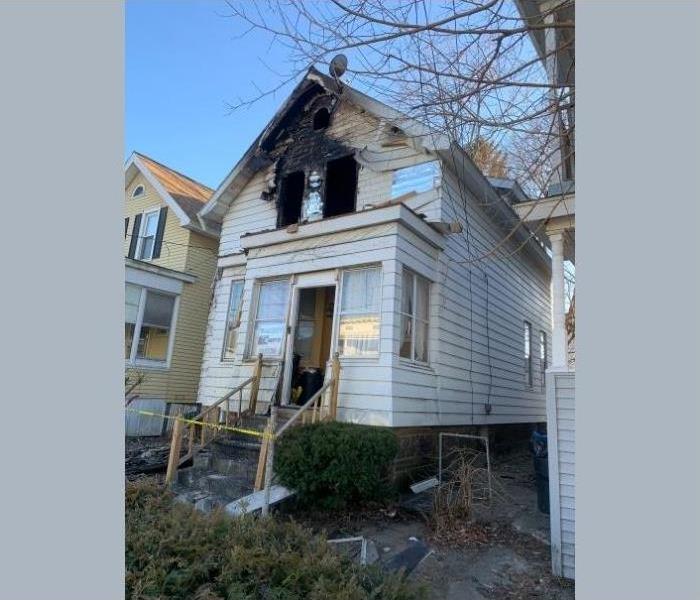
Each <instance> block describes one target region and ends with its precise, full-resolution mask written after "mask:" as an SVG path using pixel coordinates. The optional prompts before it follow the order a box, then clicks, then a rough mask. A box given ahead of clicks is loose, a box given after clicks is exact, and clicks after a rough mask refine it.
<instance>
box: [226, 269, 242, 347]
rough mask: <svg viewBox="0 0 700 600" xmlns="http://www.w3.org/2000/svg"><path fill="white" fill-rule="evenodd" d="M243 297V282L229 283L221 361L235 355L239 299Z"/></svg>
mask: <svg viewBox="0 0 700 600" xmlns="http://www.w3.org/2000/svg"><path fill="white" fill-rule="evenodd" d="M242 297H243V280H242V279H236V280H234V281H232V282H231V292H230V293H229V300H228V312H227V313H226V330H225V331H224V348H223V353H222V358H223V359H231V358H233V357H234V355H235V353H236V339H237V333H238V326H239V325H240V324H241V299H242Z"/></svg>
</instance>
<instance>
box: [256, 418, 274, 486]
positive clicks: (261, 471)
mask: <svg viewBox="0 0 700 600" xmlns="http://www.w3.org/2000/svg"><path fill="white" fill-rule="evenodd" d="M270 418H272V415H270ZM265 434H266V435H265V437H263V441H262V444H260V455H259V456H258V470H257V471H256V473H255V485H254V488H253V489H254V490H255V491H256V492H259V491H260V490H261V489H262V488H263V477H264V476H265V465H266V464H267V449H268V447H269V440H270V420H269V419H268V421H267V426H266V427H265Z"/></svg>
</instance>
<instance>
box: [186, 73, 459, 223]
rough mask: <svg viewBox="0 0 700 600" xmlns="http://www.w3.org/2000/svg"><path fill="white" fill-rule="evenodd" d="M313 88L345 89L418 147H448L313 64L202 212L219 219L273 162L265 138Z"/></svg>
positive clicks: (442, 139) (272, 135) (271, 137)
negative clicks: (254, 177)
mask: <svg viewBox="0 0 700 600" xmlns="http://www.w3.org/2000/svg"><path fill="white" fill-rule="evenodd" d="M314 89H317V90H318V89H323V90H325V91H327V92H331V93H334V94H340V93H342V98H343V99H344V100H347V101H349V102H350V103H352V104H354V105H356V106H358V107H360V108H363V109H364V110H366V111H367V112H368V113H370V114H372V115H374V116H375V117H377V118H379V119H382V120H385V121H386V122H388V123H390V124H392V125H396V126H397V127H399V128H400V129H401V130H403V131H404V132H405V133H406V135H407V136H408V137H409V138H410V139H411V140H412V143H413V144H414V145H416V147H422V148H425V149H426V150H431V151H436V150H445V149H448V148H449V142H448V140H447V138H446V137H445V136H442V135H439V134H436V133H435V132H433V131H430V130H429V129H428V128H427V127H425V126H424V125H422V124H421V123H420V122H418V121H417V120H416V119H413V118H411V117H409V116H407V115H405V114H403V113H402V112H400V111H398V110H396V109H394V108H392V107H390V106H388V105H386V104H384V103H383V102H380V101H379V100H376V99H375V98H371V97H370V96H367V95H366V94H363V93H362V92H360V91H359V90H356V89H355V88H352V87H350V86H348V85H347V84H343V85H342V89H341V88H339V87H338V84H337V83H336V81H335V79H333V78H332V77H328V76H327V75H324V74H323V73H321V72H320V71H318V70H317V69H315V68H314V67H311V68H310V69H309V70H308V71H307V73H306V75H305V76H304V77H303V78H302V80H301V81H300V82H299V83H298V84H297V86H296V87H295V88H294V90H293V91H292V92H291V94H290V95H289V96H288V97H287V100H285V102H284V103H283V104H282V106H281V107H280V108H279V110H278V111H277V112H276V113H275V114H274V116H273V117H272V119H270V121H269V122H268V124H267V125H266V126H265V128H264V129H263V130H262V132H260V134H259V135H258V137H257V138H255V140H254V141H253V143H252V144H251V146H250V147H249V148H248V150H246V152H245V154H244V155H243V157H242V158H241V159H240V160H239V161H238V163H237V164H236V166H235V167H234V168H233V169H232V170H231V171H230V172H229V174H228V175H227V176H226V178H225V179H224V180H223V182H222V183H221V185H219V187H218V188H217V189H216V191H215V192H214V193H213V194H212V196H211V198H210V199H209V201H208V202H207V204H206V205H205V206H204V207H203V208H202V210H201V211H200V212H199V215H200V216H202V217H208V218H211V219H214V220H217V221H219V220H220V219H221V218H222V217H223V214H224V213H225V212H226V209H227V208H228V206H229V205H230V202H231V201H232V200H233V197H235V196H236V194H238V192H240V191H241V189H243V187H244V186H245V185H246V183H248V181H249V180H250V179H251V177H252V176H253V175H254V174H255V173H256V172H257V171H258V170H260V169H261V168H264V167H266V166H268V165H269V164H270V160H269V158H268V157H267V156H266V151H265V150H266V149H265V145H266V142H268V141H269V140H274V139H275V136H276V134H277V133H278V132H279V129H280V128H282V127H284V125H285V123H286V121H287V119H288V113H289V112H290V111H291V110H292V109H293V108H294V106H295V105H297V103H299V102H304V101H305V99H306V98H307V97H308V96H309V94H312V93H313V91H314Z"/></svg>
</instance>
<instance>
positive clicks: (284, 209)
mask: <svg viewBox="0 0 700 600" xmlns="http://www.w3.org/2000/svg"><path fill="white" fill-rule="evenodd" d="M303 198H304V173H303V172H302V171H295V172H294V173H290V174H289V175H285V177H284V179H283V180H282V185H281V188H280V196H279V226H280V227H286V226H287V225H291V224H292V223H298V222H299V218H300V217H301V202H302V200H303Z"/></svg>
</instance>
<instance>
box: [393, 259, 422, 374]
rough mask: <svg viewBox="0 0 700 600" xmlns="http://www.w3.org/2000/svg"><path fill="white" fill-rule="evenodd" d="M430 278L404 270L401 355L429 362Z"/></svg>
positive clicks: (402, 281) (402, 280)
mask: <svg viewBox="0 0 700 600" xmlns="http://www.w3.org/2000/svg"><path fill="white" fill-rule="evenodd" d="M429 293H430V284H429V283H428V280H427V279H425V278H423V277H421V276H420V275H417V274H415V273H413V272H412V271H409V270H408V269H404V270H403V275H402V277H401V347H400V349H399V356H401V357H402V358H408V359H410V360H414V361H417V362H424V363H427V362H428V298H429Z"/></svg>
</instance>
